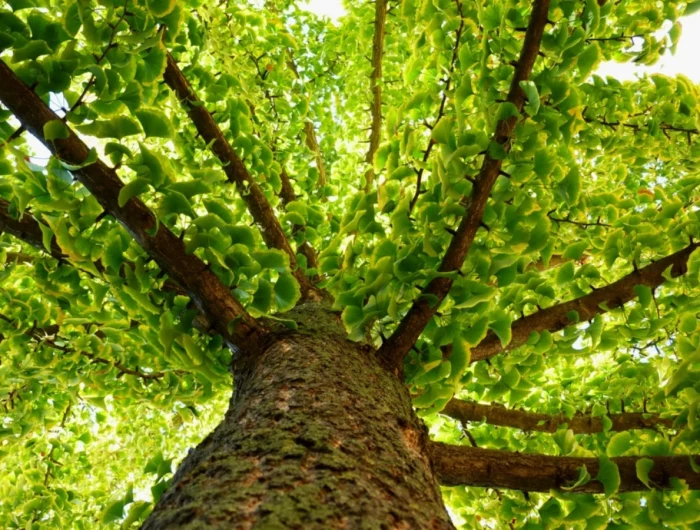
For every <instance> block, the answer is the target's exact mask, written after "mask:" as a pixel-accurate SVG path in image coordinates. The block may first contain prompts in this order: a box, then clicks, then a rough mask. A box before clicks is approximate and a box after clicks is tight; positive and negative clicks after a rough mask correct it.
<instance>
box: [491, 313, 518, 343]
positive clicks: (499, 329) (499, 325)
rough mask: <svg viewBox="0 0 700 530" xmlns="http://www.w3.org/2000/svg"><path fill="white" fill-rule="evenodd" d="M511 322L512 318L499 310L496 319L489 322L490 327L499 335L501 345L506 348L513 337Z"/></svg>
mask: <svg viewBox="0 0 700 530" xmlns="http://www.w3.org/2000/svg"><path fill="white" fill-rule="evenodd" d="M511 323H512V319H511V318H510V316H509V315H508V314H507V313H505V312H503V311H501V312H499V313H498V314H497V317H496V319H495V320H492V321H491V322H490V323H489V327H490V328H491V329H492V330H493V332H494V333H495V334H496V335H498V338H499V339H501V345H502V346H503V347H504V348H505V347H506V346H508V344H509V343H510V340H511V337H512V331H511V327H510V325H511Z"/></svg>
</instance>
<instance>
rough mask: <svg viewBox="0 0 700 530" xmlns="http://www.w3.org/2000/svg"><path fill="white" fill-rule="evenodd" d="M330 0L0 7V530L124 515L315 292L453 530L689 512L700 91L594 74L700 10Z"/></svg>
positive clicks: (85, 524) (637, 524)
mask: <svg viewBox="0 0 700 530" xmlns="http://www.w3.org/2000/svg"><path fill="white" fill-rule="evenodd" d="M345 6H346V8H347V14H346V15H345V16H344V17H342V18H341V19H340V20H339V21H338V23H333V22H331V21H329V20H327V19H321V18H319V17H317V16H315V15H314V14H312V13H310V12H308V11H306V10H305V9H303V7H300V6H299V5H297V3H296V2H292V1H289V0H268V1H265V2H263V1H260V0H249V1H241V2H214V1H210V0H65V1H64V0H6V2H5V4H4V6H3V7H2V8H0V103H1V104H2V106H0V233H1V234H0V264H1V265H0V526H2V527H3V528H10V529H11V528H23V529H24V528H27V529H31V528H68V527H71V528H85V529H88V528H120V527H121V528H129V527H130V526H131V525H132V524H137V523H140V522H142V521H143V520H144V518H145V517H146V516H147V514H148V513H149V511H150V509H151V508H152V506H153V502H154V500H156V501H157V499H158V498H159V496H160V495H161V494H162V493H163V491H164V490H165V489H166V488H167V486H168V483H169V480H170V478H171V476H172V472H173V470H174V469H175V465H176V464H177V462H179V461H180V460H181V459H182V457H183V456H184V454H185V453H186V451H187V449H188V448H189V447H192V446H194V445H196V444H197V443H198V442H199V441H200V440H201V439H202V438H203V437H204V436H205V435H206V434H207V433H208V432H209V431H210V430H211V429H212V428H213V427H214V426H215V425H216V424H217V422H218V421H219V419H220V416H221V415H222V413H223V411H224V410H225V406H226V402H227V399H228V397H229V394H230V390H231V385H232V383H231V374H230V367H231V365H232V360H233V367H234V370H235V359H236V354H237V352H238V351H239V350H240V348H242V347H243V346H244V345H245V344H247V343H252V342H255V341H260V340H264V336H265V329H266V328H265V326H266V324H265V322H270V321H275V322H281V323H282V325H286V326H288V327H289V328H290V330H292V329H293V328H294V327H295V323H294V322H293V321H292V320H289V319H287V318H285V314H284V313H285V312H287V311H289V310H290V309H292V308H294V307H295V306H297V304H299V303H300V302H305V301H315V302H319V303H322V304H328V305H329V306H330V307H332V309H333V310H334V311H337V312H338V313H339V314H340V315H341V318H342V322H343V324H344V326H345V328H346V330H347V333H348V336H349V337H350V338H351V339H352V340H354V341H365V342H367V343H368V344H370V345H372V346H373V347H376V348H377V355H378V356H379V358H380V359H381V360H382V363H383V364H384V365H385V366H386V367H387V369H388V370H390V371H392V372H394V373H396V374H397V376H399V377H401V378H403V379H404V380H405V382H406V384H407V385H408V387H409V389H410V392H411V394H412V396H413V397H414V399H413V404H414V407H415V409H416V410H417V411H418V414H419V415H420V416H421V417H422V418H423V419H424V421H425V422H426V423H427V424H428V426H429V428H430V434H431V439H432V440H433V441H432V442H431V445H430V452H431V455H432V456H433V465H434V467H435V469H436V472H437V474H438V476H439V478H440V480H441V482H442V484H443V486H444V489H443V495H444V498H445V501H446V504H447V506H448V509H449V512H450V514H451V516H452V518H453V520H454V522H455V525H456V526H458V527H460V528H474V529H481V528H513V529H515V528H527V529H531V530H534V529H539V528H552V529H554V528H574V529H586V530H594V529H603V528H611V529H612V528H621V529H622V528H649V529H658V528H689V529H697V528H700V493H698V492H697V491H696V490H698V489H700V457H694V456H692V455H697V454H698V453H700V443H699V441H700V421H699V416H698V405H699V404H700V376H699V374H698V372H699V371H700V325H699V320H698V315H699V314H700V252H698V251H697V247H698V246H699V245H700V244H699V243H698V241H697V239H696V238H699V237H700V208H698V206H697V204H696V202H697V201H698V200H699V199H700V136H699V134H698V129H699V128H700V103H699V102H698V99H699V98H700V88H699V87H698V86H697V85H696V84H693V83H692V82H691V81H690V80H689V79H687V78H685V77H683V76H677V77H673V78H672V77H667V76H664V75H660V74H654V75H651V76H647V77H643V78H640V79H638V80H635V81H632V82H630V81H627V82H621V81H618V80H616V79H614V78H612V77H606V78H602V77H600V76H598V75H596V73H595V72H596V68H597V66H598V65H599V64H600V63H601V61H605V60H615V61H619V62H629V61H633V62H636V63H639V64H653V63H654V62H656V61H657V60H658V58H659V57H660V56H661V55H662V54H664V53H666V52H667V51H669V50H670V51H673V49H674V47H675V46H676V45H677V43H678V40H679V38H680V36H681V24H682V16H683V15H684V14H690V13H692V12H694V11H697V10H698V9H700V2H698V1H691V2H688V1H680V0H667V1H663V2H659V1H651V0H617V1H611V0H609V1H606V0H585V1H583V0H551V1H549V0H535V1H534V2H532V1H531V0H488V1H486V0H474V1H471V0H402V1H397V0H376V2H374V3H369V2H365V1H362V2H360V1H359V0H345ZM32 137H35V138H37V139H38V140H39V141H40V142H42V143H43V144H44V145H45V146H46V148H48V150H49V151H50V152H51V156H50V158H48V159H40V158H36V157H34V156H33V155H35V154H36V151H35V149H36V141H35V140H32ZM352 376H353V374H348V377H352Z"/></svg>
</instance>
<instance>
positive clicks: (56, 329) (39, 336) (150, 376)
mask: <svg viewBox="0 0 700 530" xmlns="http://www.w3.org/2000/svg"><path fill="white" fill-rule="evenodd" d="M0 320H4V321H5V322H7V323H8V324H11V325H14V322H13V321H12V319H10V318H9V317H7V316H6V315H3V314H2V313H0ZM92 325H93V324H86V326H87V327H90V326H92ZM130 326H131V327H132V328H133V327H136V326H138V322H136V321H131V324H130ZM60 332H61V328H60V326H58V325H56V324H54V325H52V326H48V327H46V328H32V329H28V330H26V331H24V334H25V335H26V336H28V337H29V338H31V339H33V340H35V341H36V342H37V343H39V344H48V345H49V346H51V347H52V348H54V349H55V350H58V351H60V352H62V353H64V354H67V355H70V354H73V353H78V354H79V355H82V356H83V357H85V358H87V359H90V360H91V361H92V362H93V363H96V364H106V365H109V366H112V367H114V368H116V369H117V370H119V372H121V374H122V375H133V376H134V377H138V378H140V379H143V380H144V381H151V380H158V379H162V378H163V377H165V373H164V372H142V371H141V370H139V369H138V368H137V369H133V368H129V367H128V366H126V365H124V364H122V363H120V362H119V361H113V360H109V359H105V358H103V357H100V356H98V355H95V354H93V353H90V352H86V351H82V350H75V349H73V348H69V347H68V346H62V345H60V344H58V343H57V342H56V340H55V339H53V338H52V337H56V336H57V335H58V334H59V333H60ZM95 336H96V337H99V338H102V339H103V338H105V334H104V333H103V332H102V331H100V330H99V329H98V330H97V331H96V332H95ZM178 373H184V372H182V371H178Z"/></svg>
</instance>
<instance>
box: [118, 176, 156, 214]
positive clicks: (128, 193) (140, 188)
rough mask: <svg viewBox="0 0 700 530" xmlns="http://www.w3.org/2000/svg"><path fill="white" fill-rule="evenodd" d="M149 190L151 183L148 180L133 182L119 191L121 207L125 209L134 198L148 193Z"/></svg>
mask: <svg viewBox="0 0 700 530" xmlns="http://www.w3.org/2000/svg"><path fill="white" fill-rule="evenodd" d="M148 188H150V183H149V182H148V180H146V179H144V178H136V179H134V180H132V181H131V182H129V183H128V184H126V185H125V186H124V187H123V188H122V189H121V190H120V191H119V200H118V201H117V202H118V203H119V207H120V208H123V207H124V205H125V204H126V203H127V202H129V199H131V198H132V197H136V196H138V195H141V194H142V193H146V192H147V191H148Z"/></svg>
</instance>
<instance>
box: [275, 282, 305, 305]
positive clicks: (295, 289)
mask: <svg viewBox="0 0 700 530" xmlns="http://www.w3.org/2000/svg"><path fill="white" fill-rule="evenodd" d="M299 298H301V288H300V287H299V282H297V280H296V278H294V276H293V275H292V274H290V273H288V272H285V273H282V274H280V275H279V278H277V281H276V282H275V304H276V305H277V310H278V311H279V312H281V313H284V312H285V311H289V310H290V309H292V308H293V307H294V306H295V305H296V303H297V302H298V301H299Z"/></svg>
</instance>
